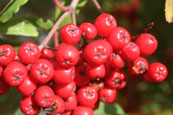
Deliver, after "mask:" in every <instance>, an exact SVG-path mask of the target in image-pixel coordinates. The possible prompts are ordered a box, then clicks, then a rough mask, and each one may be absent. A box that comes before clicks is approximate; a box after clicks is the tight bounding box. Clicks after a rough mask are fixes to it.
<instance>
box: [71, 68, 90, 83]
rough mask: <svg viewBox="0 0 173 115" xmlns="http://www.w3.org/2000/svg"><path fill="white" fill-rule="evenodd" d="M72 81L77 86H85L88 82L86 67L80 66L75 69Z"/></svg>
mask: <svg viewBox="0 0 173 115" xmlns="http://www.w3.org/2000/svg"><path fill="white" fill-rule="evenodd" d="M74 81H75V83H76V85H77V86H86V85H87V84H88V83H89V82H90V79H89V77H88V75H87V74H86V65H81V66H79V67H77V68H76V72H75V78H74Z"/></svg>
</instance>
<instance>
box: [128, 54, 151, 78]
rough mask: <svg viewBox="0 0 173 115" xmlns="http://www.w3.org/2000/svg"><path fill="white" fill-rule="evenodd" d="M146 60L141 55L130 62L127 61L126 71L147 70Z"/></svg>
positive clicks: (138, 72) (135, 72) (140, 71)
mask: <svg viewBox="0 0 173 115" xmlns="http://www.w3.org/2000/svg"><path fill="white" fill-rule="evenodd" d="M148 67H149V64H148V61H147V60H146V59H145V58H143V57H138V58H137V59H135V60H134V61H132V62H129V63H128V71H129V72H130V73H131V74H132V75H135V74H143V73H144V72H146V71H147V70H148Z"/></svg>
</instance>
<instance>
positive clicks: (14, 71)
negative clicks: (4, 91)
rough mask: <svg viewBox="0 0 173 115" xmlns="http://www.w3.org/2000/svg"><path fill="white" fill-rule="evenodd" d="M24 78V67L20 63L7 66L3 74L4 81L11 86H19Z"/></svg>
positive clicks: (25, 73)
mask: <svg viewBox="0 0 173 115" xmlns="http://www.w3.org/2000/svg"><path fill="white" fill-rule="evenodd" d="M26 77H27V69H26V67H25V66H24V65H23V64H22V63H20V62H16V61H14V62H11V63H10V64H8V65H7V66H6V68H5V69H4V72H3V78H4V80H5V81H6V82H7V83H8V84H10V85H12V86H18V85H20V84H21V83H22V82H23V81H24V79H25V78H26Z"/></svg>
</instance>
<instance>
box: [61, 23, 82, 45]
mask: <svg viewBox="0 0 173 115" xmlns="http://www.w3.org/2000/svg"><path fill="white" fill-rule="evenodd" d="M81 35H82V31H81V30H80V29H79V28H78V27H77V26H76V25H74V24H66V25H64V26H63V27H62V28H61V31H60V38H61V40H62V41H63V42H64V43H66V44H75V43H77V42H79V40H80V38H81Z"/></svg>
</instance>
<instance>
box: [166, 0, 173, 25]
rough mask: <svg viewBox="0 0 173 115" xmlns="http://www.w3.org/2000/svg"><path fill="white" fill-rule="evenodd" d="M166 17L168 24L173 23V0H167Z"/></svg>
mask: <svg viewBox="0 0 173 115" xmlns="http://www.w3.org/2000/svg"><path fill="white" fill-rule="evenodd" d="M165 17H166V21H167V22H168V23H172V22H173V0H166V2H165Z"/></svg>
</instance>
